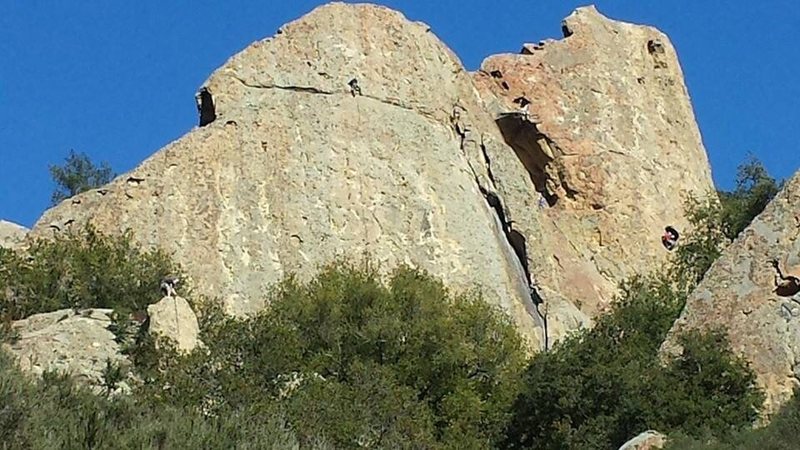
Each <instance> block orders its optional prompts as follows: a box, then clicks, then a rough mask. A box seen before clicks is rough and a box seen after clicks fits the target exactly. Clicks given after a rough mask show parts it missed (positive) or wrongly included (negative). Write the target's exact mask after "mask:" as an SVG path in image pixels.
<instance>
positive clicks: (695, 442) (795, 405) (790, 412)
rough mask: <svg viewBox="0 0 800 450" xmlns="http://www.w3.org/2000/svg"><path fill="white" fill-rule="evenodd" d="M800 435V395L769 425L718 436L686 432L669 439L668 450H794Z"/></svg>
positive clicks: (671, 436)
mask: <svg viewBox="0 0 800 450" xmlns="http://www.w3.org/2000/svg"><path fill="white" fill-rule="evenodd" d="M798 433H800V395H798V392H797V391H795V393H794V397H793V398H792V399H791V400H789V402H788V403H786V404H785V405H784V406H783V408H781V410H780V412H779V413H778V414H777V415H776V416H775V417H774V418H773V419H772V421H771V422H770V423H769V425H767V426H765V427H763V428H758V429H751V428H748V429H744V430H740V431H737V432H732V433H728V434H726V435H720V436H717V437H714V436H711V435H708V434H707V435H703V436H701V437H691V436H688V435H686V434H685V433H680V434H675V435H670V436H669V441H668V443H667V446H666V447H665V450H750V449H753V448H757V449H759V450H794V449H796V448H797V436H798Z"/></svg>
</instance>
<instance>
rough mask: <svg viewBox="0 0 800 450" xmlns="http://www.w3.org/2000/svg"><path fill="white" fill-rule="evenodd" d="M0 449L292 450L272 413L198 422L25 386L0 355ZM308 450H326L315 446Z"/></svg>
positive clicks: (54, 379)
mask: <svg viewBox="0 0 800 450" xmlns="http://www.w3.org/2000/svg"><path fill="white" fill-rule="evenodd" d="M0 405H2V406H0V449H3V450H12V449H29V448H36V449H61V448H103V449H120V450H122V449H130V448H142V449H146V448H151V449H161V448H215V449H217V448H218V449H227V448H241V449H262V448H281V449H283V448H287V449H291V448H299V444H298V442H297V439H296V438H295V436H294V433H293V432H292V430H291V429H290V428H288V427H287V426H286V424H285V421H284V420H283V419H282V418H281V414H280V412H278V411H271V412H272V414H264V412H263V411H262V412H260V413H261V414H258V413H256V412H254V411H244V410H243V411H229V412H228V413H227V414H225V415H223V416H220V417H217V418H208V417H203V416H201V415H199V414H197V413H196V412H193V411H191V410H189V409H180V408H175V407H172V406H170V405H159V406H158V407H154V406H152V405H148V404H146V403H143V402H141V401H139V400H137V399H135V398H132V397H124V396H123V397H116V398H113V399H109V398H106V397H102V396H96V395H94V394H92V393H91V392H89V391H88V390H87V389H86V388H82V387H79V386H77V385H75V384H74V382H73V381H71V380H70V379H69V377H66V376H60V375H55V374H53V373H46V374H45V375H44V377H43V378H42V380H41V381H38V382H33V381H29V380H28V378H27V377H25V376H24V375H23V374H21V373H20V372H19V371H18V370H17V369H16V368H14V367H13V364H12V363H11V361H10V359H9V357H8V356H7V355H5V354H4V353H1V352H0ZM309 448H327V447H326V446H325V445H324V443H323V442H321V441H319V440H314V441H312V442H311V445H309Z"/></svg>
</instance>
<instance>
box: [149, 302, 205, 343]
mask: <svg viewBox="0 0 800 450" xmlns="http://www.w3.org/2000/svg"><path fill="white" fill-rule="evenodd" d="M147 315H148V316H149V318H150V325H149V328H148V331H149V332H150V333H151V334H152V335H154V336H159V337H164V338H167V339H169V340H171V341H172V342H173V343H174V344H175V346H176V348H177V349H178V350H179V351H183V352H191V351H192V350H194V349H195V348H196V347H197V345H198V344H199V343H200V340H199V338H198V337H199V336H200V327H199V326H198V324H197V316H195V314H194V311H192V307H191V306H189V302H187V301H186V299H184V298H182V297H164V298H162V299H161V300H160V301H158V302H157V303H153V304H152V305H150V306H148V307H147Z"/></svg>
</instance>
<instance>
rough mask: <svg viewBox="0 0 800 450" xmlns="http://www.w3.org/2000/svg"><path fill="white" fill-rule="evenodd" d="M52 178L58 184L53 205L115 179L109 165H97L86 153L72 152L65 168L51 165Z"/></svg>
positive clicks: (53, 196) (53, 197) (52, 198)
mask: <svg viewBox="0 0 800 450" xmlns="http://www.w3.org/2000/svg"><path fill="white" fill-rule="evenodd" d="M50 176H51V177H52V178H53V181H54V182H55V183H56V190H55V191H54V192H53V195H52V196H51V198H50V200H51V202H52V204H53V205H55V204H58V203H59V202H61V201H62V200H64V199H67V198H69V197H72V196H73V195H77V194H80V193H81V192H85V191H88V190H89V189H94V188H97V187H100V186H102V185H104V184H106V183H108V182H110V181H111V180H112V179H113V178H114V173H113V171H112V170H111V166H109V165H108V163H105V162H103V163H100V165H99V166H97V165H95V164H94V163H93V162H92V160H91V159H90V158H89V156H88V155H86V154H85V153H75V150H70V151H69V155H68V156H67V158H66V160H65V163H64V165H63V166H57V165H51V166H50Z"/></svg>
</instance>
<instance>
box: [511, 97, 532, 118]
mask: <svg viewBox="0 0 800 450" xmlns="http://www.w3.org/2000/svg"><path fill="white" fill-rule="evenodd" d="M512 102H513V103H516V104H517V105H519V112H520V115H521V116H522V117H523V118H525V119H526V120H527V119H528V108H529V107H530V104H531V101H530V100H528V99H527V98H525V96H524V95H523V96H520V97H517V98H515V99H514V100H513V101H512Z"/></svg>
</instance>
